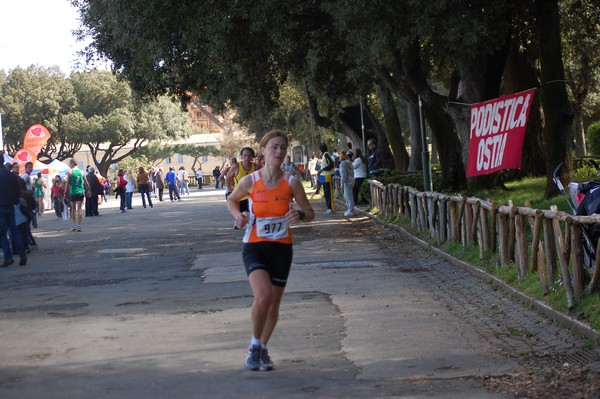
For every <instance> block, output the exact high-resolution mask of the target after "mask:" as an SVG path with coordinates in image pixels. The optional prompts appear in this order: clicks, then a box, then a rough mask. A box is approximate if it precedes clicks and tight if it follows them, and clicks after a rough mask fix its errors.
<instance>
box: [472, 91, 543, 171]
mask: <svg viewBox="0 0 600 399" xmlns="http://www.w3.org/2000/svg"><path fill="white" fill-rule="evenodd" d="M535 90H536V89H530V90H527V91H523V92H520V93H516V94H511V95H508V96H503V97H500V98H496V99H494V100H490V101H485V102H482V103H477V104H473V105H471V133H470V135H469V160H468V163H467V176H468V177H471V176H479V175H487V174H490V173H494V172H497V171H499V170H504V169H519V168H520V167H521V153H522V151H523V140H524V139H525V130H526V129H527V119H528V117H529V110H530V109H531V103H532V101H533V96H534V94H535Z"/></svg>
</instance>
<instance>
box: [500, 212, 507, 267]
mask: <svg viewBox="0 0 600 399" xmlns="http://www.w3.org/2000/svg"><path fill="white" fill-rule="evenodd" d="M508 217H509V215H505V214H503V213H502V212H498V251H499V252H500V265H505V264H507V263H508V262H509V261H510V256H509V254H508Z"/></svg>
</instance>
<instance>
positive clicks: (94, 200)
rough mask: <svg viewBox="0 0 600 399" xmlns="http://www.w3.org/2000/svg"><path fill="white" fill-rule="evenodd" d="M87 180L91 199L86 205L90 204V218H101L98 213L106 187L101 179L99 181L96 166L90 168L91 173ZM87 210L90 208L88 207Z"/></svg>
mask: <svg viewBox="0 0 600 399" xmlns="http://www.w3.org/2000/svg"><path fill="white" fill-rule="evenodd" d="M86 178H87V181H88V184H89V185H90V197H89V198H88V200H87V201H86V203H87V202H89V203H90V205H89V216H100V213H98V201H99V198H100V196H101V195H102V193H103V192H104V186H103V185H102V183H100V179H98V175H97V174H96V168H95V167H94V166H90V167H89V173H88V174H87V177H86ZM86 208H88V207H87V206H86Z"/></svg>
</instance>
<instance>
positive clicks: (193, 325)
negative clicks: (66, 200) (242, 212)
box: [0, 189, 598, 398]
mask: <svg viewBox="0 0 600 399" xmlns="http://www.w3.org/2000/svg"><path fill="white" fill-rule="evenodd" d="M140 202H141V200H139V198H136V199H135V200H134V208H135V209H133V210H131V211H128V212H127V213H126V214H119V212H118V209H117V208H116V207H115V205H116V201H115V200H114V199H112V200H111V201H109V203H108V204H105V205H103V206H101V208H100V211H101V213H102V216H100V217H94V218H89V219H85V220H84V223H83V231H82V232H80V233H77V232H71V231H69V226H70V224H69V223H68V222H63V221H57V220H55V219H54V218H53V217H52V215H46V216H44V217H43V218H42V220H41V221H40V227H39V229H38V230H37V231H35V235H36V237H37V239H38V243H39V247H40V248H39V249H38V250H37V251H34V253H33V254H32V255H31V256H30V260H29V263H28V265H27V266H26V267H19V266H13V267H10V268H8V269H3V270H0V397H2V398H40V397H44V398H98V397H108V398H133V397H144V398H233V397H247V398H353V397H370V398H391V397H403V398H425V397H436V398H438V397H439V398H456V397H461V398H503V397H511V396H506V394H504V395H503V394H499V393H495V392H491V391H489V390H488V389H487V388H486V381H489V379H490V378H501V377H503V376H506V375H510V374H511V373H512V372H513V370H515V368H516V367H518V365H519V363H522V362H523V358H524V357H527V356H528V357H527V358H533V359H534V360H535V361H536V362H539V361H543V362H546V363H547V364H548V365H549V366H555V365H556V364H559V365H562V364H563V363H564V362H565V361H566V360H568V361H571V362H577V361H578V362H579V363H581V364H582V365H583V364H586V365H589V364H594V362H597V360H598V358H597V357H595V356H597V353H596V352H595V351H593V350H589V345H587V348H588V350H585V348H586V344H587V343H586V341H585V340H582V339H579V338H576V337H574V336H572V335H571V334H570V333H569V332H568V331H567V330H565V329H561V328H560V327H558V326H556V325H555V324H554V323H552V322H550V321H549V320H547V319H545V318H543V317H542V316H540V315H538V314H536V313H535V312H533V311H531V310H528V309H526V308H524V307H523V306H521V305H519V304H516V303H515V302H514V301H512V300H511V299H509V298H507V297H506V296H505V295H504V294H503V293H502V292H499V291H498V290H495V289H493V288H492V287H491V286H489V285H487V284H485V283H483V282H481V281H480V280H478V279H477V278H475V277H473V276H471V275H470V274H469V273H467V272H464V271H463V270H461V269H457V268H456V267H454V266H452V265H451V264H449V263H447V262H445V261H443V260H440V259H439V258H437V257H435V256H432V255H431V254H430V253H428V252H427V251H426V250H423V249H421V248H420V247H419V246H416V245H415V244H414V243H413V242H412V241H410V240H407V239H406V238H404V237H403V236H402V235H400V234H399V233H397V232H394V231H393V230H390V229H386V228H385V227H383V226H381V225H378V224H375V223H373V222H372V221H370V220H368V218H366V217H363V218H360V217H359V218H354V219H352V220H347V219H343V218H342V217H341V215H334V216H323V215H319V216H318V218H317V220H316V221H315V222H313V223H309V224H304V225H301V226H298V227H296V228H295V229H294V234H295V237H296V246H295V253H294V265H293V271H292V274H291V276H290V283H289V285H288V289H287V293H286V296H285V297H284V303H283V305H282V312H281V318H280V323H279V325H278V327H277V329H276V331H275V335H274V336H273V338H272V340H271V342H270V345H269V346H270V352H271V355H272V357H273V359H274V361H275V362H276V366H277V369H276V370H274V371H272V372H268V373H265V372H251V371H246V370H244V369H243V367H242V364H243V360H244V354H245V348H246V346H247V344H248V340H249V335H250V320H249V312H250V306H251V301H252V297H251V292H250V289H249V286H248V284H247V282H246V277H245V275H244V272H243V267H242V266H241V256H240V248H241V244H240V241H241V235H242V232H240V231H233V230H232V224H233V222H232V219H231V218H230V216H229V214H228V213H227V212H226V209H225V203H224V198H223V192H222V191H215V190H212V189H207V190H204V191H202V192H199V191H196V190H194V192H193V194H192V196H190V197H185V198H184V201H183V202H181V203H171V202H162V203H159V202H158V201H156V202H155V207H154V208H153V209H150V208H147V209H142V207H141V203H140ZM321 205H322V204H321V203H320V202H318V203H315V206H316V207H317V209H321V208H322V206H321ZM321 210H322V209H321ZM340 213H341V212H340ZM582 348H583V349H582ZM526 355H527V356H526ZM576 355H577V356H579V357H576ZM577 359H578V360H577Z"/></svg>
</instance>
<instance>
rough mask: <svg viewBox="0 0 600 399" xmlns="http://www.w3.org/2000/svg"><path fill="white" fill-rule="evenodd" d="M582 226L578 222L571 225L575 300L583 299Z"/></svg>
mask: <svg viewBox="0 0 600 399" xmlns="http://www.w3.org/2000/svg"><path fill="white" fill-rule="evenodd" d="M582 233H583V232H582V231H581V225H580V224H579V223H577V222H573V223H571V258H572V259H573V298H574V299H575V300H576V301H579V300H580V299H581V295H582V294H583V252H582V251H581V245H582V242H583V235H582Z"/></svg>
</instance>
